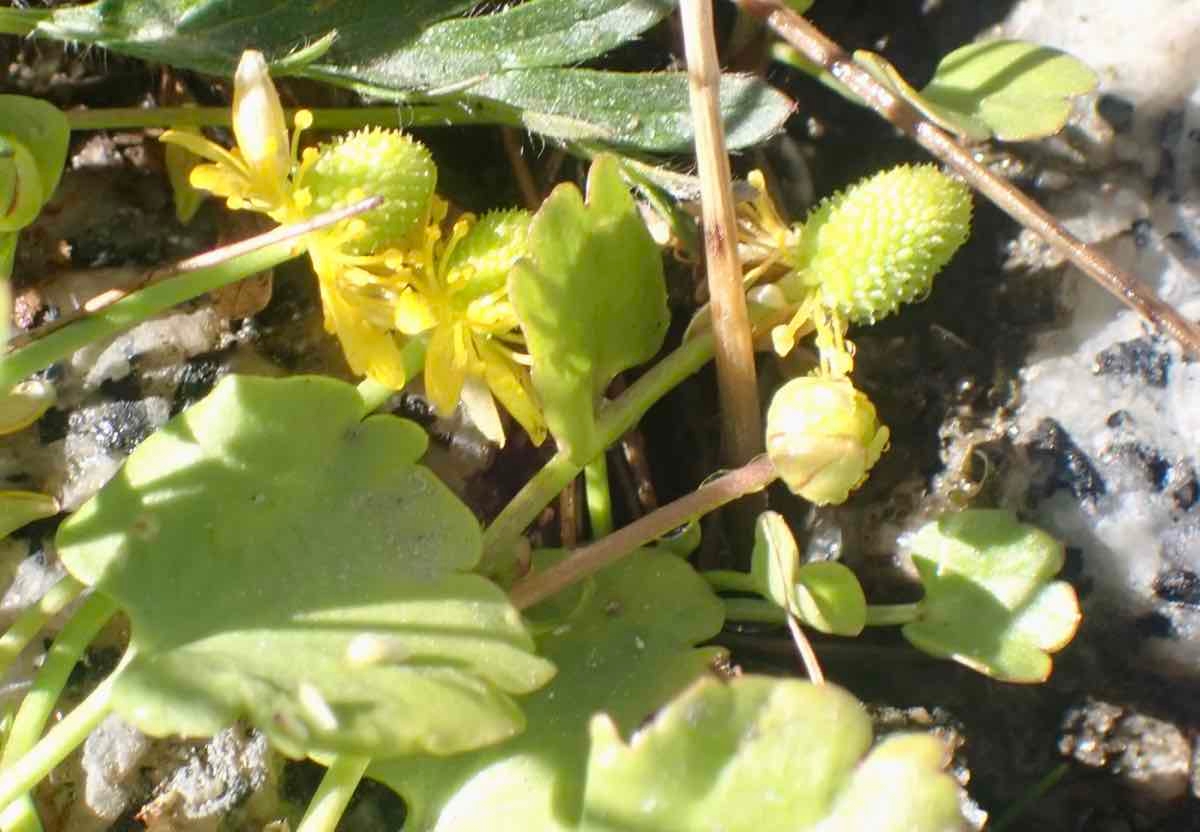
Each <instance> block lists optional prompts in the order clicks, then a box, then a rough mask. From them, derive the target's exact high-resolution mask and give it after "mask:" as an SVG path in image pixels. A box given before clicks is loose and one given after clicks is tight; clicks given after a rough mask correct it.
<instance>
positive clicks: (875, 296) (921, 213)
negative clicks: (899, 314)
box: [795, 165, 971, 323]
mask: <svg viewBox="0 0 1200 832" xmlns="http://www.w3.org/2000/svg"><path fill="white" fill-rule="evenodd" d="M970 226H971V193H970V191H969V190H968V189H967V187H966V186H965V185H963V184H962V183H961V182H958V181H957V180H954V179H951V178H950V177H948V176H946V175H944V174H943V173H941V171H939V170H938V169H937V168H936V167H935V166H933V165H915V166H914V165H900V166H899V167H895V168H892V169H891V170H888V171H884V172H882V173H878V174H876V175H875V176H872V177H870V178H869V179H864V180H863V181H861V182H859V183H858V184H856V185H854V186H852V187H851V188H849V189H848V190H846V191H844V192H842V193H839V194H835V195H834V196H832V197H830V198H828V199H826V200H824V201H823V202H822V203H821V204H820V205H818V206H817V207H816V208H815V209H814V210H813V212H812V213H811V214H809V216H808V219H807V220H805V222H804V228H803V233H802V234H801V235H800V242H799V243H798V245H797V248H796V252H795V254H796V269H797V271H798V272H799V273H800V275H801V276H802V278H803V280H804V281H805V283H807V284H808V285H810V286H814V287H817V288H818V289H819V290H820V292H821V295H822V298H823V299H824V302H825V304H826V306H828V307H829V308H831V309H835V310H837V311H838V312H839V313H840V314H841V315H842V316H844V318H845V319H847V320H849V321H851V322H854V323H861V322H866V323H874V322H875V321H876V320H878V319H879V318H883V317H886V316H888V315H890V314H892V313H893V312H895V311H896V309H897V308H898V307H899V306H900V304H902V303H908V302H910V301H913V300H917V299H919V298H922V297H924V296H925V295H926V294H927V293H928V292H929V289H930V287H931V286H932V285H933V276H934V275H935V274H937V273H938V271H939V270H940V269H941V268H942V267H943V266H945V265H946V263H947V262H949V260H950V258H951V257H952V256H953V255H954V252H955V251H957V250H958V247H959V246H961V245H962V244H963V242H964V241H965V240H966V239H967V233H968V231H969V230H970Z"/></svg>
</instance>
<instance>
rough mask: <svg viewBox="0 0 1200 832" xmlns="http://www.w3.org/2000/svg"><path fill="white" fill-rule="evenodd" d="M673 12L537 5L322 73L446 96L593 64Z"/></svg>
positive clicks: (619, 5) (633, 0) (634, 4)
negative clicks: (499, 79)
mask: <svg viewBox="0 0 1200 832" xmlns="http://www.w3.org/2000/svg"><path fill="white" fill-rule="evenodd" d="M674 7H675V3H674V0H531V2H526V3H522V4H520V5H518V6H513V7H510V8H507V9H505V10H503V11H500V12H497V13H495V14H486V15H478V16H475V17H466V18H459V19H456V20H447V21H444V22H442V23H438V24H435V25H433V26H430V27H429V28H428V29H425V30H424V31H423V32H421V33H420V35H418V36H417V37H415V38H413V39H412V40H411V41H409V42H407V43H403V44H402V45H399V48H397V49H395V50H393V51H389V52H388V53H386V54H384V55H382V56H380V57H379V58H378V59H375V60H372V61H368V62H365V63H362V62H354V63H353V64H350V65H342V64H341V63H340V62H338V61H332V62H330V63H329V64H328V65H327V66H325V67H322V66H321V65H318V66H317V67H315V69H317V71H320V70H321V69H322V68H325V69H327V70H328V71H329V72H331V73H333V74H336V75H338V76H339V77H341V78H344V79H347V80H353V81H360V82H362V83H366V84H371V85H373V86H378V87H383V88H385V89H388V90H393V91H402V90H415V91H422V90H431V89H446V88H451V87H454V86H456V85H459V84H462V83H463V82H468V81H477V80H480V79H482V78H485V77H487V76H490V75H495V74H497V73H502V72H505V71H507V70H512V69H530V68H536V67H556V66H563V65H569V64H572V63H576V62H579V61H585V60H588V59H589V58H594V57H596V56H597V55H602V54H603V53H605V52H607V51H608V50H610V49H613V48H614V47H617V46H619V45H621V44H622V43H624V42H625V41H627V40H630V39H631V38H634V37H636V36H637V35H639V34H641V33H642V32H644V31H645V30H647V29H649V28H650V27H651V26H653V25H654V24H656V23H658V22H659V21H660V20H662V19H663V18H664V17H666V16H667V15H668V14H670V13H671V11H672V10H673V9H674ZM335 54H336V53H335Z"/></svg>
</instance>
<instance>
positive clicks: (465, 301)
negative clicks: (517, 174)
mask: <svg viewBox="0 0 1200 832" xmlns="http://www.w3.org/2000/svg"><path fill="white" fill-rule="evenodd" d="M445 210H446V206H445V203H443V202H441V200H437V203H436V205H435V208H434V214H435V217H437V218H440V217H441V216H442V215H444V213H445ZM529 219H530V218H529V215H528V214H527V213H525V212H523V211H507V212H499V213H493V214H488V215H485V216H484V217H483V218H482V219H479V220H476V218H475V217H474V216H472V215H470V214H464V215H463V216H462V217H460V218H459V219H458V220H457V221H455V223H454V225H453V226H452V227H451V229H450V233H449V235H448V236H447V237H446V238H445V239H443V238H442V233H441V230H440V228H439V227H438V225H437V223H436V221H435V222H434V223H432V224H430V226H429V227H428V229H427V232H426V243H425V247H424V249H423V250H422V251H421V252H420V253H419V255H418V254H417V252H410V253H409V255H408V256H407V257H406V258H404V260H405V262H401V263H398V264H395V265H396V267H397V271H398V273H401V274H402V275H403V281H404V282H405V283H406V284H407V288H406V289H405V290H404V291H403V292H402V293H401V294H400V296H399V298H397V300H396V303H395V307H394V308H395V325H396V328H397V329H398V330H399V331H400V332H402V333H404V334H405V335H409V336H413V337H416V336H423V337H427V338H428V339H429V343H428V349H427V351H426V353H425V392H426V394H427V395H428V396H429V400H430V401H431V402H432V403H433V405H434V407H435V408H437V410H438V411H439V412H440V413H443V414H446V413H449V412H451V411H453V410H454V407H455V405H456V404H457V403H458V402H459V401H460V400H461V402H462V404H463V408H464V410H465V411H466V412H467V415H468V416H469V417H470V419H471V421H473V422H474V423H475V425H476V427H478V428H479V430H480V431H481V432H482V433H483V434H484V436H486V437H487V438H488V439H490V440H492V441H493V442H496V443H497V444H499V445H503V444H504V430H503V428H502V426H501V423H500V415H499V412H498V411H497V409H496V404H495V399H499V400H500V402H501V404H503V405H504V407H505V408H506V409H507V410H508V412H509V413H511V414H512V416H513V418H514V419H516V420H517V422H518V423H519V424H520V425H521V426H522V427H523V428H525V430H526V431H527V432H528V433H529V436H530V437H531V438H532V440H533V442H534V444H541V442H542V440H544V439H545V437H546V423H545V419H544V418H543V416H542V412H541V408H540V407H539V406H538V404H537V401H536V398H535V396H534V393H533V389H532V384H531V382H530V379H529V368H528V362H529V359H528V355H527V354H526V353H525V343H524V339H523V337H522V336H521V331H520V325H519V323H518V321H517V317H516V313H515V312H514V311H513V308H512V304H511V303H510V302H509V299H508V287H507V278H508V273H509V271H511V269H512V267H513V265H514V264H515V263H516V261H517V259H518V258H519V257H520V256H521V254H522V253H523V252H524V243H525V237H526V234H527V231H528V227H529Z"/></svg>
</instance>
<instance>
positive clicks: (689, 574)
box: [369, 549, 723, 832]
mask: <svg viewBox="0 0 1200 832" xmlns="http://www.w3.org/2000/svg"><path fill="white" fill-rule="evenodd" d="M560 556H561V553H554V552H540V553H538V555H537V558H536V560H537V562H538V563H539V564H541V563H546V562H549V561H551V560H553V559H557V558H558V557H560ZM530 612H531V614H532V615H535V616H537V620H539V621H541V622H543V623H542V626H541V630H542V634H541V635H540V636H538V639H537V641H538V647H539V648H540V651H541V653H542V654H543V655H544V656H546V657H547V658H549V659H551V660H553V661H554V663H555V664H556V665H557V666H558V675H557V676H556V677H555V678H554V680H553V681H552V682H551V683H550V684H549V685H548V686H546V687H545V688H543V689H542V690H540V691H538V692H537V693H535V694H533V695H532V696H530V697H529V698H528V699H526V700H524V701H523V703H522V704H523V705H524V706H525V712H526V714H527V716H528V718H529V727H528V728H527V729H526V731H525V733H524V734H522V735H521V736H519V737H516V738H514V739H512V740H509V741H508V742H505V743H503V744H501V745H497V746H493V747H491V748H486V749H482V750H480V751H475V752H471V753H469V754H463V755H459V756H456V757H446V758H432V757H427V756H421V757H412V758H405V759H395V760H392V761H388V762H385V763H377V764H375V765H373V766H372V767H371V770H370V772H369V774H370V776H371V777H375V778H377V779H379V780H382V781H383V782H385V783H387V784H388V785H389V786H391V787H392V788H393V789H395V790H396V791H397V792H398V793H399V794H400V795H401V796H402V797H404V799H405V802H406V804H407V806H408V810H409V814H408V820H407V823H406V825H405V829H406V830H429V829H433V830H444V832H527V830H537V832H567V830H574V829H577V828H578V822H579V815H580V811H581V807H582V800H583V788H584V770H585V768H586V766H587V757H588V721H589V720H590V719H591V718H592V716H593V715H594V714H596V713H600V712H603V713H605V714H608V715H609V717H610V718H612V719H614V720H615V721H616V723H617V724H618V725H620V726H621V728H622V730H627V731H631V730H633V729H634V728H636V727H637V726H638V725H639V724H640V723H641V722H642V720H644V719H645V718H646V717H647V716H648V715H650V714H651V713H653V712H654V710H655V709H656V708H658V707H659V706H661V705H662V704H663V703H665V702H666V701H668V700H669V699H670V698H671V697H672V696H674V695H675V694H676V693H678V692H679V691H680V690H682V689H684V688H685V687H687V685H688V684H689V683H691V682H692V681H693V680H694V679H695V678H696V677H697V676H699V675H701V674H702V673H704V672H705V670H706V669H707V668H708V667H710V666H711V665H712V663H713V662H714V661H715V659H716V658H717V656H719V655H720V653H721V651H720V650H718V649H716V648H706V649H695V648H693V647H692V645H693V644H695V643H697V642H699V641H702V640H704V639H706V638H711V637H712V636H714V635H716V633H717V632H718V631H719V630H720V629H721V623H722V619H723V614H722V606H721V603H720V601H718V600H717V598H716V596H715V595H713V594H712V591H711V590H710V589H709V588H708V584H707V583H705V581H704V580H702V579H701V578H700V577H699V576H698V575H697V574H696V573H695V571H694V570H692V568H691V567H690V566H688V564H687V563H686V562H684V561H682V560H680V559H679V558H678V557H676V556H674V555H672V554H668V553H665V552H659V551H655V550H654V549H646V550H643V551H640V552H635V553H633V554H632V555H630V556H629V557H628V558H625V559H624V560H622V561H621V562H620V563H619V564H616V565H614V566H611V567H609V568H608V569H606V570H604V571H603V572H601V573H600V574H598V575H597V576H596V577H595V579H594V581H593V582H591V583H590V585H587V586H585V587H583V588H581V589H580V590H577V591H574V592H570V591H568V592H565V593H559V595H557V596H555V597H554V598H553V599H551V600H549V601H546V602H544V603H543V604H541V605H539V606H538V607H536V608H534V609H533V610H531V611H530Z"/></svg>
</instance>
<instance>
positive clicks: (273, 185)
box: [233, 49, 292, 201]
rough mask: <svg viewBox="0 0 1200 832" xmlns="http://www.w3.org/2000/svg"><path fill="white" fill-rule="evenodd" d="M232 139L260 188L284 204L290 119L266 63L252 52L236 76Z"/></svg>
mask: <svg viewBox="0 0 1200 832" xmlns="http://www.w3.org/2000/svg"><path fill="white" fill-rule="evenodd" d="M233 135H234V136H235V137H236V138H237V144H238V150H240V151H241V154H242V158H244V159H245V160H246V164H247V166H248V167H249V168H250V171H251V176H252V177H253V179H254V182H255V185H256V186H257V188H258V189H260V190H261V191H262V192H263V193H264V194H265V195H268V196H270V197H272V198H274V197H279V199H280V201H282V197H283V195H284V193H285V192H286V188H287V178H288V175H289V174H290V173H291V167H292V158H291V146H290V143H289V141H288V126H287V118H286V117H285V116H284V113H283V105H282V104H281V103H280V102H279V93H278V92H276V91H275V85H274V84H273V83H272V82H271V75H270V73H269V72H268V71H267V61H266V59H265V58H263V55H262V53H261V52H256V51H255V50H253V49H247V50H246V51H245V52H243V53H242V59H241V61H240V62H239V63H238V68H237V72H236V73H235V74H234V76H233Z"/></svg>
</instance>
